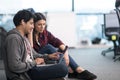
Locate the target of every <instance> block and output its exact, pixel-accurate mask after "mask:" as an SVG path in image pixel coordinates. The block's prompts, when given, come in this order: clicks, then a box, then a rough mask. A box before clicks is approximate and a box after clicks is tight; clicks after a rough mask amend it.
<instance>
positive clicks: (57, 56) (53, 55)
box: [48, 52, 61, 60]
mask: <svg viewBox="0 0 120 80" xmlns="http://www.w3.org/2000/svg"><path fill="white" fill-rule="evenodd" d="M60 54H61V53H60V52H55V53H52V54H49V55H48V57H49V58H50V59H54V60H58V59H59V58H60V56H59V55H60Z"/></svg>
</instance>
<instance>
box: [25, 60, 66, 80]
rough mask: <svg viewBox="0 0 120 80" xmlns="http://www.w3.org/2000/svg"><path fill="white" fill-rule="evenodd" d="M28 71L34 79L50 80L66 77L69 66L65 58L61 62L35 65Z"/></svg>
mask: <svg viewBox="0 0 120 80" xmlns="http://www.w3.org/2000/svg"><path fill="white" fill-rule="evenodd" d="M27 73H28V75H29V76H30V78H31V79H32V80H49V79H54V78H61V77H65V76H66V75H67V74H68V67H67V65H66V64H65V61H64V59H63V60H62V61H61V63H58V64H55V65H51V66H39V67H34V68H32V69H30V70H29V71H28V72H27Z"/></svg>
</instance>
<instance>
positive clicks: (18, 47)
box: [4, 10, 68, 80]
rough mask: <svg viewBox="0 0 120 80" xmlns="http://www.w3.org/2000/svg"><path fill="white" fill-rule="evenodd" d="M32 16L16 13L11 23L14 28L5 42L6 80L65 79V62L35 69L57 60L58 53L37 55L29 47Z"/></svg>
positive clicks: (21, 12) (26, 12)
mask: <svg viewBox="0 0 120 80" xmlns="http://www.w3.org/2000/svg"><path fill="white" fill-rule="evenodd" d="M33 19H34V15H33V14H32V13H31V12H30V11H28V10H20V11H18V12H17V13H16V14H15V16H14V18H13V22H14V24H15V26H16V28H14V29H13V30H11V31H9V32H8V34H7V37H6V41H5V54H4V63H5V71H6V76H7V79H8V80H48V79H53V78H60V77H65V76H66V74H67V73H68V69H67V66H66V64H65V61H64V60H62V62H61V63H60V64H56V65H52V66H42V67H37V66H36V65H41V64H44V63H45V60H47V59H49V58H50V59H55V60H58V59H59V54H60V53H54V54H49V55H41V54H37V53H36V52H35V51H34V50H33V49H32V48H31V46H30V43H29V41H28V39H27V38H26V37H27V35H28V34H30V33H31V31H32V30H33V28H34V20H33Z"/></svg>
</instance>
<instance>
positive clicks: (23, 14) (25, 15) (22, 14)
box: [13, 9, 34, 26]
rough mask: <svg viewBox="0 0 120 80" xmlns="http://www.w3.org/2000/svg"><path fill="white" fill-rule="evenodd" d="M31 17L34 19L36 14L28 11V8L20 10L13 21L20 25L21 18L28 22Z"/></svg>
mask: <svg viewBox="0 0 120 80" xmlns="http://www.w3.org/2000/svg"><path fill="white" fill-rule="evenodd" d="M31 18H33V19H34V15H33V13H32V12H30V11H28V10H25V9H23V10H20V11H18V12H17V13H16V14H15V16H14V17H13V22H14V24H15V26H18V25H20V23H21V20H24V22H28V21H29V20H30V19H31Z"/></svg>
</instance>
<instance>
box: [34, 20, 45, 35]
mask: <svg viewBox="0 0 120 80" xmlns="http://www.w3.org/2000/svg"><path fill="white" fill-rule="evenodd" d="M45 27H46V21H45V20H43V19H42V20H39V21H37V22H35V31H37V32H39V33H42V32H43V31H44V29H45Z"/></svg>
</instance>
